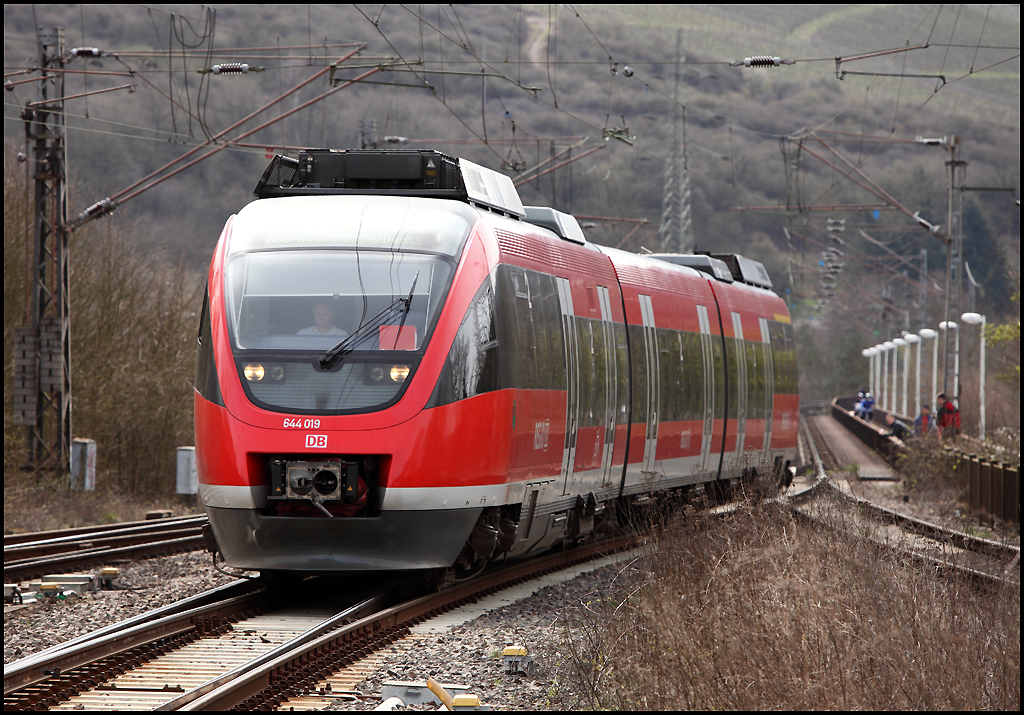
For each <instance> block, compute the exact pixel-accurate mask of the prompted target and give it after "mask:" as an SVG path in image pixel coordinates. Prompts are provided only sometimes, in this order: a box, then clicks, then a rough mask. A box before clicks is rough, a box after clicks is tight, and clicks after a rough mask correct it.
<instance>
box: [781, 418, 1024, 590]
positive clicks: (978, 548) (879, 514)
mask: <svg viewBox="0 0 1024 715" xmlns="http://www.w3.org/2000/svg"><path fill="white" fill-rule="evenodd" d="M801 419H803V417H802V416H801ZM804 427H805V429H806V430H807V436H808V438H809V446H810V448H811V451H812V452H813V453H814V455H815V461H816V462H818V464H819V465H820V458H819V457H818V450H817V443H819V442H820V443H821V445H822V448H823V449H825V450H826V451H829V452H830V451H831V449H830V447H829V445H828V441H827V440H826V439H825V438H824V436H823V435H822V434H821V433H820V431H819V430H817V428H816V426H815V427H813V428H812V426H811V423H810V421H809V420H807V421H806V422H805V424H804ZM819 469H820V470H822V472H823V468H822V467H821V466H819ZM828 484H829V487H830V492H831V493H833V494H835V495H836V496H838V497H839V498H840V499H842V500H844V501H846V502H848V503H850V504H852V505H854V506H856V507H857V508H858V509H859V511H860V513H862V514H864V515H866V516H868V517H869V518H871V519H873V520H875V521H878V522H881V523H883V524H892V525H894V526H897V527H899V528H900V529H902V530H904V531H907V532H910V533H913V534H916V535H918V536H922V537H924V538H926V539H930V540H932V541H934V542H936V543H937V544H938V545H940V546H941V545H946V544H949V545H952V546H955V547H956V548H959V549H961V550H963V551H970V552H972V553H976V554H980V555H983V556H986V557H989V558H991V559H994V560H996V561H999V562H1001V564H1002V566H1001V568H1000V569H999V571H1000V572H1001V573H1003V574H1004V575H1003V576H997V575H995V574H991V573H986V572H984V571H980V570H978V569H976V568H974V567H971V566H967V565H964V564H956V563H950V562H948V561H945V560H943V559H939V558H936V557H934V556H931V555H928V554H924V553H921V552H919V551H917V550H914V549H907V550H906V552H907V553H908V554H909V555H910V556H911V557H913V558H914V559H917V560H920V561H923V562H925V563H928V564H929V565H931V566H933V567H935V568H939V569H955V570H958V571H961V572H963V573H964V574H966V575H968V576H970V577H972V578H975V579H981V580H987V581H990V582H992V583H997V582H998V583H1002V582H1011V581H1009V579H1007V578H1005V574H1006V571H1007V569H1008V568H1009V567H1008V566H1005V564H1006V563H1007V561H1009V562H1010V563H1011V564H1012V563H1016V562H1019V561H1020V547H1019V546H1013V545H1012V544H1005V543H1000V542H998V541H994V540H992V539H985V538H982V537H979V536H974V535H972V534H967V533H965V532H962V531H958V530H956V529H950V528H946V527H943V526H939V525H938V524H934V523H931V522H928V521H925V520H923V519H918V518H917V517H913V516H910V515H909V514H904V513H902V512H899V511H896V510H895V509H889V508H888V507H884V506H882V505H880V504H876V503H874V502H872V501H870V500H868V499H865V498H863V497H860V496H857V495H856V494H848V493H846V492H844V491H843V490H841V489H840V488H839V487H838V486H836V485H835V484H833V483H832V482H829V483H828ZM794 511H797V509H796V507H794ZM797 513H801V514H802V516H805V517H807V518H809V519H812V518H813V517H811V516H810V515H807V514H803V513H802V512H797Z"/></svg>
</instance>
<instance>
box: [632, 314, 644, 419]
mask: <svg viewBox="0 0 1024 715" xmlns="http://www.w3.org/2000/svg"><path fill="white" fill-rule="evenodd" d="M629 353H630V361H631V367H632V368H633V369H632V373H633V375H632V378H633V379H632V387H633V416H632V418H631V420H632V422H633V424H647V341H646V340H644V327H643V326H642V325H630V326H629ZM641 436H642V435H641Z"/></svg>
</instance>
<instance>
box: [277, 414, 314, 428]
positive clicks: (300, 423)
mask: <svg viewBox="0 0 1024 715" xmlns="http://www.w3.org/2000/svg"><path fill="white" fill-rule="evenodd" d="M284 426H285V427H295V428H297V429H320V420H318V419H316V418H309V417H307V418H306V419H303V418H301V417H285V418H284Z"/></svg>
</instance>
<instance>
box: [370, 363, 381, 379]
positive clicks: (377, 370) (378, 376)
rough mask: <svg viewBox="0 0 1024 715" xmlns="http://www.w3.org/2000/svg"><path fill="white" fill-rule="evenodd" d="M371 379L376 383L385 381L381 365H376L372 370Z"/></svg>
mask: <svg viewBox="0 0 1024 715" xmlns="http://www.w3.org/2000/svg"><path fill="white" fill-rule="evenodd" d="M370 379H371V380H373V381H374V382H380V381H381V380H383V379H384V368H382V367H381V366H380V365H374V366H373V367H371V368H370Z"/></svg>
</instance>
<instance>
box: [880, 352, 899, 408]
mask: <svg viewBox="0 0 1024 715" xmlns="http://www.w3.org/2000/svg"><path fill="white" fill-rule="evenodd" d="M882 346H883V347H884V348H885V385H883V386H882V387H883V389H884V391H885V409H886V410H887V411H888V412H895V411H896V353H895V350H896V343H894V342H892V341H891V340H886V341H885V342H884V343H882ZM890 351H892V380H891V382H890V379H889V353H890ZM890 391H891V393H890ZM890 394H891V397H890Z"/></svg>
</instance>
